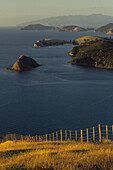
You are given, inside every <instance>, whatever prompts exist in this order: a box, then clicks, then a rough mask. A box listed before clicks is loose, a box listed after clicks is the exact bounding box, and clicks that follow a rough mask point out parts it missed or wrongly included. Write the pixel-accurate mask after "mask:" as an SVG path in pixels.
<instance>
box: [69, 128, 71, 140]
mask: <svg viewBox="0 0 113 170" xmlns="http://www.w3.org/2000/svg"><path fill="white" fill-rule="evenodd" d="M69 134H70V140H71V130H70V131H69Z"/></svg>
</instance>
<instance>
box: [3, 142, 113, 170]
mask: <svg viewBox="0 0 113 170" xmlns="http://www.w3.org/2000/svg"><path fill="white" fill-rule="evenodd" d="M0 169H1V170H2V169H3V170H5V169H8V170H9V169H10V170H13V169H16V170H17V169H19V170H20V169H28V170H29V169H37V170H38V169H40V170H45V169H63V170H74V169H81V170H82V169H86V170H88V169H98V170H99V169H103V170H104V169H110V170H112V169H113V142H110V141H109V142H106V141H104V143H101V144H99V143H96V144H93V143H76V142H75V141H67V142H46V143H37V142H35V143H34V142H22V141H17V142H15V141H7V142H5V143H1V144H0Z"/></svg>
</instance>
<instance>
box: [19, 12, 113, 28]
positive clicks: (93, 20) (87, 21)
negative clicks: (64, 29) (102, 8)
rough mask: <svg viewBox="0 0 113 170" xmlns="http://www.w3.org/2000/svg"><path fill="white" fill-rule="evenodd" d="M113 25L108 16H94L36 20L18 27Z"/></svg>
mask: <svg viewBox="0 0 113 170" xmlns="http://www.w3.org/2000/svg"><path fill="white" fill-rule="evenodd" d="M108 23H113V17H112V16H106V15H101V14H92V15H69V16H57V17H50V18H44V19H40V20H35V21H31V22H25V23H22V24H19V25H18V27H25V26H27V25H31V24H44V25H46V26H60V27H61V26H66V25H79V26H81V27H94V28H97V27H100V26H102V25H105V24H108Z"/></svg>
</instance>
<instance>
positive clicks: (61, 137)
mask: <svg viewBox="0 0 113 170" xmlns="http://www.w3.org/2000/svg"><path fill="white" fill-rule="evenodd" d="M60 139H61V142H62V141H63V136H62V129H60Z"/></svg>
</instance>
